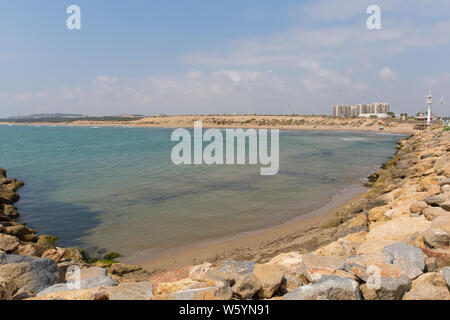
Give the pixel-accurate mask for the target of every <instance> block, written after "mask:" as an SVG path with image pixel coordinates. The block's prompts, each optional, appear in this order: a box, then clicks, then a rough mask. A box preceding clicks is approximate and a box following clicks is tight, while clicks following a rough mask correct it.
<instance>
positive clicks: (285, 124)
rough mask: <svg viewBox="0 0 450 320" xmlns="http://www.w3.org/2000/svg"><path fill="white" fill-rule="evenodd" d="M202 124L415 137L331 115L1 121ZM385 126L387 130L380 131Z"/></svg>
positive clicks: (401, 126) (406, 126)
mask: <svg viewBox="0 0 450 320" xmlns="http://www.w3.org/2000/svg"><path fill="white" fill-rule="evenodd" d="M194 121H202V122H203V124H202V126H203V128H217V129H227V128H230V129H237V128H242V129H279V130H296V131H297V130H298V131H359V132H381V133H383V132H384V133H391V134H405V135H409V134H414V133H416V132H417V130H415V129H414V124H415V123H414V122H410V121H401V120H394V119H370V118H369V119H366V118H334V117H331V116H167V117H147V118H143V119H140V120H132V121H106V120H105V121H87V120H86V121H85V120H77V121H68V122H45V121H43V122H0V125H8V126H13V125H24V126H50V127H130V128H168V129H169V128H192V127H193V126H194ZM380 127H383V130H380Z"/></svg>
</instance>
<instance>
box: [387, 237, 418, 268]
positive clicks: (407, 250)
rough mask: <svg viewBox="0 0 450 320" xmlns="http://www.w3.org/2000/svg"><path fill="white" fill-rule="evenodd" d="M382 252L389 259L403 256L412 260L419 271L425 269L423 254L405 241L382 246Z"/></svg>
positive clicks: (392, 259)
mask: <svg viewBox="0 0 450 320" xmlns="http://www.w3.org/2000/svg"><path fill="white" fill-rule="evenodd" d="M382 252H383V254H384V255H385V256H386V257H387V258H388V259H389V260H390V261H394V260H395V259H398V258H400V257H405V258H408V259H409V260H410V261H411V262H413V263H414V264H415V265H416V267H417V268H418V269H419V270H420V271H423V270H425V255H424V254H423V252H422V250H420V249H418V248H416V247H413V246H410V245H408V244H406V243H395V244H392V245H389V246H386V247H384V248H383V250H382Z"/></svg>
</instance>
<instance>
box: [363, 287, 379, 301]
mask: <svg viewBox="0 0 450 320" xmlns="http://www.w3.org/2000/svg"><path fill="white" fill-rule="evenodd" d="M359 289H360V290H361V294H362V296H363V298H364V300H379V299H378V295H377V291H376V290H375V289H369V288H368V287H367V284H366V283H363V284H362V285H360V286H359Z"/></svg>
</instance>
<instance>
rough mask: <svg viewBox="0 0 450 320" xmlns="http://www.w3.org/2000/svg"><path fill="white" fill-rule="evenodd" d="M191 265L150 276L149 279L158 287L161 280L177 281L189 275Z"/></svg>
mask: <svg viewBox="0 0 450 320" xmlns="http://www.w3.org/2000/svg"><path fill="white" fill-rule="evenodd" d="M190 269H191V268H190V267H184V268H181V269H177V270H172V271H169V272H165V273H160V274H156V275H153V276H151V277H149V281H150V282H151V283H153V287H156V286H157V284H158V283H160V282H175V281H179V280H182V279H186V278H188V277H189V271H190Z"/></svg>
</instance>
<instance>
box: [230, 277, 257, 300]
mask: <svg viewBox="0 0 450 320" xmlns="http://www.w3.org/2000/svg"><path fill="white" fill-rule="evenodd" d="M261 288H262V286H261V282H260V281H259V280H258V278H257V277H256V276H254V275H253V274H246V275H244V276H242V277H240V278H239V279H238V280H237V281H236V283H235V284H234V286H233V288H232V290H233V292H234V294H236V295H237V296H238V297H239V298H241V299H251V298H252V297H253V296H254V295H256V293H258V292H259V291H260V290H261Z"/></svg>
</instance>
